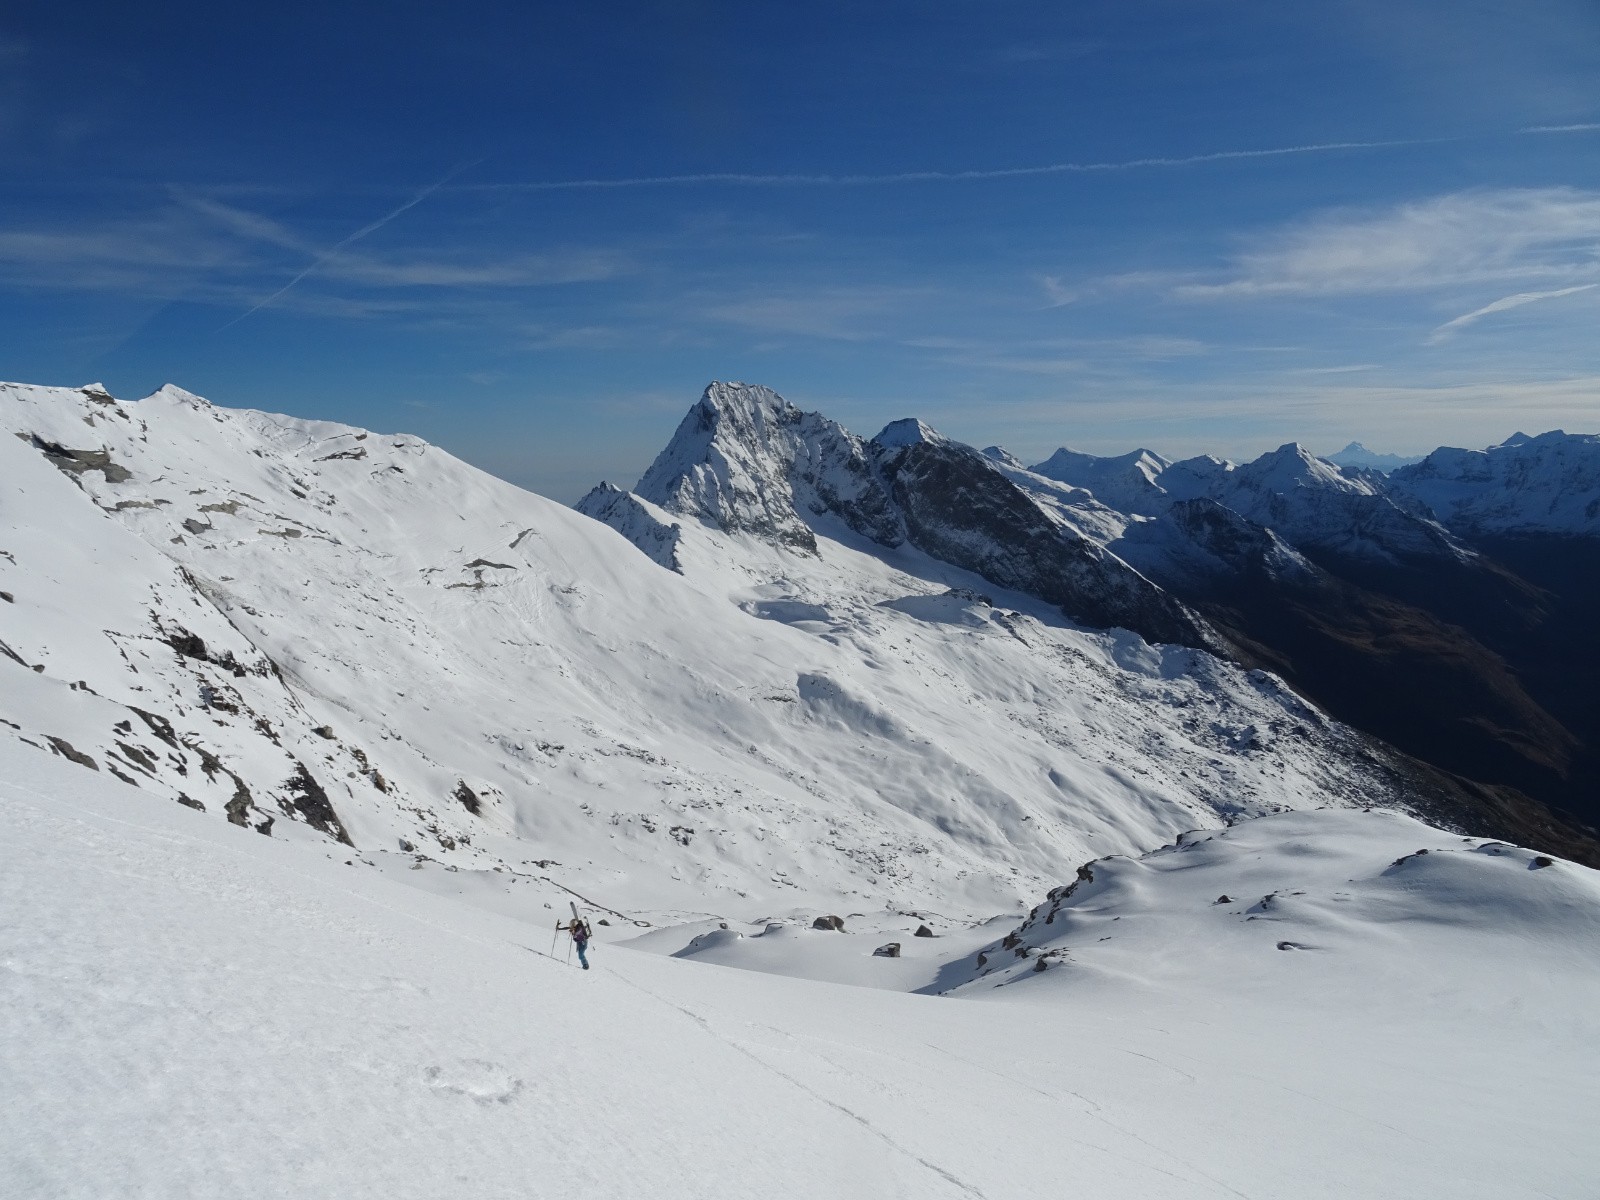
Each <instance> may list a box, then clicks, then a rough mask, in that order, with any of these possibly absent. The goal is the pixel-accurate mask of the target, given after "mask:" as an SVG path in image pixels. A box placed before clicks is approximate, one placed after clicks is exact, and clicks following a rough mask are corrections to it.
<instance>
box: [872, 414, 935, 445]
mask: <svg viewBox="0 0 1600 1200" xmlns="http://www.w3.org/2000/svg"><path fill="white" fill-rule="evenodd" d="M872 440H873V441H874V442H875V443H877V444H878V445H880V446H882V447H884V448H885V449H892V448H895V447H899V446H911V445H915V444H916V443H917V442H927V443H928V444H930V445H938V444H940V443H942V442H947V441H949V440H950V439H949V438H947V437H945V436H944V434H942V433H940V432H939V431H938V430H937V429H934V428H933V427H932V426H929V425H924V424H923V423H922V422H921V421H919V420H918V419H917V418H916V417H904V418H902V419H901V420H898V421H890V422H889V424H887V425H885V426H884V427H883V431H882V432H881V433H879V434H878V436H877V437H875V438H873V439H872Z"/></svg>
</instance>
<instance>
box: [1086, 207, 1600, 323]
mask: <svg viewBox="0 0 1600 1200" xmlns="http://www.w3.org/2000/svg"><path fill="white" fill-rule="evenodd" d="M1592 280H1600V192H1592V191H1580V190H1578V189H1576V188H1507V189H1498V190H1482V191H1472V192H1455V193H1451V194H1449V195H1444V196H1435V197H1431V198H1429V199H1426V200H1419V201H1413V202H1411V203H1408V204H1403V205H1400V206H1398V207H1396V208H1392V209H1386V210H1382V211H1377V212H1373V211H1352V210H1344V209H1342V210H1335V211H1333V212H1329V213H1323V214H1319V215H1318V216H1315V217H1313V218H1311V219H1310V220H1308V221H1305V222H1302V223H1300V224H1298V225H1296V226H1292V227H1290V228H1288V229H1285V230H1278V231H1275V232H1272V233H1268V234H1266V235H1264V236H1262V237H1259V238H1257V239H1255V244H1254V246H1252V247H1251V248H1250V249H1248V250H1246V251H1245V252H1244V253H1242V254H1240V255H1239V256H1238V257H1237V258H1236V259H1235V261H1234V264H1233V269H1232V271H1231V278H1226V279H1224V280H1222V281H1220V282H1194V281H1192V280H1191V281H1188V282H1176V283H1175V286H1174V287H1173V289H1172V291H1173V294H1174V295H1176V296H1180V297H1183V298H1187V299H1208V298H1222V299H1226V298H1248V297H1261V296H1285V295H1305V296H1327V295H1359V294H1370V293H1377V292H1386V291H1387V292H1403V291H1425V290H1430V289H1439V288H1444V287H1452V286H1466V285H1482V284H1486V283H1495V282H1500V283H1516V282H1533V281H1549V282H1551V283H1556V284H1564V285H1566V286H1573V285H1576V284H1582V283H1587V282H1590V281H1592ZM1113 282H1117V281H1113ZM1131 282H1135V283H1138V282H1144V283H1150V282H1155V281H1154V280H1149V279H1144V280H1132V281H1131Z"/></svg>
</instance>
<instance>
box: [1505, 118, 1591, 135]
mask: <svg viewBox="0 0 1600 1200" xmlns="http://www.w3.org/2000/svg"><path fill="white" fill-rule="evenodd" d="M1597 129H1600V121H1586V122H1583V123H1581V124H1578V125H1529V126H1528V127H1527V128H1526V129H1519V130H1517V132H1518V133H1592V132H1594V131H1595V130H1597Z"/></svg>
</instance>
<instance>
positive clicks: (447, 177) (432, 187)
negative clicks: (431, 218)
mask: <svg viewBox="0 0 1600 1200" xmlns="http://www.w3.org/2000/svg"><path fill="white" fill-rule="evenodd" d="M482 161H483V160H482V159H481V158H480V159H478V160H476V161H474V162H468V163H460V164H458V165H457V166H454V167H451V168H450V170H448V171H446V172H445V173H444V175H443V177H442V178H440V179H439V180H438V181H437V182H435V183H430V184H429V185H428V186H427V187H425V188H423V189H422V190H421V191H420V192H418V193H417V194H416V195H415V196H413V197H411V199H409V200H407V201H406V202H405V203H404V204H402V205H401V206H400V207H399V208H397V209H394V210H393V211H392V212H389V213H386V214H385V215H384V216H381V217H379V218H378V219H377V220H376V221H374V222H372V224H370V225H363V226H362V227H361V228H360V229H358V230H356V231H355V232H354V233H352V234H351V235H350V236H349V237H347V238H345V239H344V240H343V241H341V242H339V243H338V244H337V245H335V246H333V247H331V248H329V249H327V250H324V251H323V252H322V253H321V254H319V255H318V256H317V257H316V258H314V259H312V260H311V264H310V265H309V266H308V267H306V269H305V270H303V271H301V272H300V274H298V275H296V276H295V277H294V278H293V279H291V280H289V282H288V283H286V284H284V285H283V286H282V287H281V288H279V289H278V290H277V291H275V292H273V293H272V295H270V296H268V297H267V298H266V299H265V300H263V301H261V302H260V303H259V304H257V305H256V306H255V307H254V308H250V309H247V310H245V311H244V312H242V313H240V314H239V315H238V316H237V317H235V318H234V319H233V320H231V321H229V322H228V323H227V324H226V325H223V326H222V327H221V328H219V329H218V330H217V332H218V333H221V332H222V330H224V329H230V328H232V327H233V326H235V325H237V324H238V323H239V322H240V321H242V320H244V319H245V318H246V317H248V316H250V315H251V314H252V313H257V312H260V311H261V310H262V309H263V308H265V307H266V306H267V305H269V304H271V303H272V302H273V301H274V300H276V299H278V297H280V296H282V295H283V294H284V293H285V292H287V291H288V290H289V289H290V288H292V287H293V286H294V285H295V284H297V283H299V282H300V281H301V280H302V279H304V278H305V277H306V276H307V275H309V274H311V273H312V272H313V271H315V270H316V269H317V268H318V267H320V266H322V264H323V263H325V262H327V261H328V260H329V259H330V258H333V257H334V256H335V255H336V254H338V253H339V251H341V250H343V249H344V248H345V247H346V246H348V245H350V244H351V243H352V242H359V241H360V240H361V239H362V238H364V237H366V236H367V235H368V234H370V233H376V232H377V231H378V230H380V229H382V228H383V227H384V226H385V225H387V224H388V223H389V222H390V221H392V220H394V219H395V218H396V217H398V216H399V215H400V214H401V213H403V212H405V211H406V210H407V209H412V208H415V207H416V206H417V205H419V204H421V203H422V202H423V201H424V200H426V199H427V198H428V197H429V196H431V195H433V193H435V192H437V191H438V190H439V189H440V188H442V187H443V186H444V185H445V184H447V183H449V182H450V181H451V180H452V179H454V178H455V177H456V176H457V175H459V174H461V172H463V171H465V170H468V169H470V168H472V167H475V166H477V165H478V163H480V162H482Z"/></svg>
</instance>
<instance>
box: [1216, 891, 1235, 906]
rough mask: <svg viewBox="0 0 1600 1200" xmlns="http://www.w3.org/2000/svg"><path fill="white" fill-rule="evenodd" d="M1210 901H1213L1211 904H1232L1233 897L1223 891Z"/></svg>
mask: <svg viewBox="0 0 1600 1200" xmlns="http://www.w3.org/2000/svg"><path fill="white" fill-rule="evenodd" d="M1211 903H1213V904H1232V903H1233V897H1231V896H1229V895H1228V893H1227V892H1223V893H1222V895H1220V896H1218V897H1217V898H1216V899H1215V900H1213V901H1212V902H1211Z"/></svg>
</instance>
